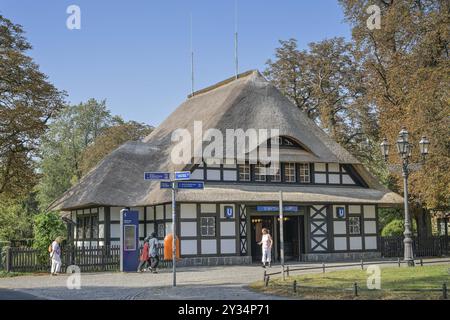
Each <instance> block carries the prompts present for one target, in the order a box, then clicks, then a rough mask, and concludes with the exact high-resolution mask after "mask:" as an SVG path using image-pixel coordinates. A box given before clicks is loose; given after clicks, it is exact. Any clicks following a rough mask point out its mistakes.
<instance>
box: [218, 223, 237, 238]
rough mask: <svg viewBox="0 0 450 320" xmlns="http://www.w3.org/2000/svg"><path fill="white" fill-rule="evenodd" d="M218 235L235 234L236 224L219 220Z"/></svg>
mask: <svg viewBox="0 0 450 320" xmlns="http://www.w3.org/2000/svg"><path fill="white" fill-rule="evenodd" d="M220 235H221V236H235V235H236V226H235V223H234V221H233V222H220Z"/></svg>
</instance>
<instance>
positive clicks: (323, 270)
mask: <svg viewBox="0 0 450 320" xmlns="http://www.w3.org/2000/svg"><path fill="white" fill-rule="evenodd" d="M322 272H323V273H325V263H322Z"/></svg>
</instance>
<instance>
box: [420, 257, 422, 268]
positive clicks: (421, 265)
mask: <svg viewBox="0 0 450 320" xmlns="http://www.w3.org/2000/svg"><path fill="white" fill-rule="evenodd" d="M420 266H421V267H423V260H422V258H421V259H420Z"/></svg>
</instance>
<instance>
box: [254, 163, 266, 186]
mask: <svg viewBox="0 0 450 320" xmlns="http://www.w3.org/2000/svg"><path fill="white" fill-rule="evenodd" d="M255 181H259V182H263V181H266V167H265V166H264V165H263V164H261V163H258V164H256V165H255Z"/></svg>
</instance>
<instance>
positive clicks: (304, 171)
mask: <svg viewBox="0 0 450 320" xmlns="http://www.w3.org/2000/svg"><path fill="white" fill-rule="evenodd" d="M299 177H300V182H303V183H309V182H311V181H310V174H309V163H300V164H299Z"/></svg>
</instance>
